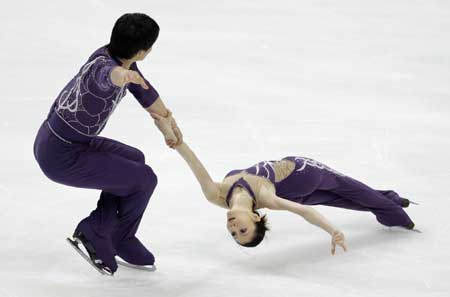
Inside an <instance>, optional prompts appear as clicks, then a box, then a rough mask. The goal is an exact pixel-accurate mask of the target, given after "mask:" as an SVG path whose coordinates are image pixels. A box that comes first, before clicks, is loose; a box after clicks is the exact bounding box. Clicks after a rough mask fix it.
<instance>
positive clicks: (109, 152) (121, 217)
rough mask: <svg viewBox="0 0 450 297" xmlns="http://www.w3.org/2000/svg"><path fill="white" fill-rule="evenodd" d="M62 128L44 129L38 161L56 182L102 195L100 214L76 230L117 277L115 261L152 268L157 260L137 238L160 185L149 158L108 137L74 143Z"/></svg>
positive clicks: (37, 142) (44, 126) (38, 141)
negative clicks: (143, 217)
mask: <svg viewBox="0 0 450 297" xmlns="http://www.w3.org/2000/svg"><path fill="white" fill-rule="evenodd" d="M49 122H50V123H51V124H53V125H49ZM61 125H62V124H61V123H59V125H58V123H57V122H56V121H55V119H53V121H48V120H46V121H44V122H43V123H42V125H41V127H40V129H39V131H38V133H37V136H36V139H35V143H34V156H35V158H36V160H37V162H38V164H39V166H40V168H41V169H42V171H43V172H44V174H45V175H46V176H47V177H48V178H49V179H51V180H52V181H55V182H57V183H60V184H64V185H68V186H73V187H79V188H88V189H98V190H101V194H100V199H99V200H98V204H97V208H96V209H95V210H93V211H92V212H91V214H90V215H89V216H88V217H86V218H85V219H83V220H82V221H81V222H80V223H79V224H78V226H77V230H79V231H81V232H83V233H84V235H85V236H86V238H87V239H88V240H89V241H90V242H91V244H92V245H93V246H94V248H95V250H96V253H97V256H98V257H99V258H100V259H101V260H102V261H103V263H104V264H105V265H107V266H108V267H109V268H110V269H112V270H113V271H115V270H116V269H117V263H116V261H115V259H114V256H115V255H119V256H120V257H122V258H123V259H124V260H126V261H128V262H129V263H132V264H137V265H150V264H153V263H154V257H153V255H152V254H151V252H150V251H148V250H147V249H146V248H145V247H144V245H143V244H142V243H141V242H139V240H138V239H137V238H136V236H135V234H136V231H137V229H138V227H139V223H140V221H141V218H142V216H143V214H144V211H145V209H146V207H147V204H148V202H149V199H150V197H151V195H152V193H153V191H154V189H155V187H156V184H157V177H156V175H155V173H154V172H153V170H152V168H151V167H149V166H148V165H146V164H145V157H144V154H143V153H142V152H141V151H140V150H138V149H136V148H134V147H131V146H128V145H125V144H123V143H120V142H118V141H115V140H112V139H108V138H105V137H98V136H97V137H89V138H86V139H84V138H83V137H72V135H70V134H71V133H73V131H70V133H69V132H67V133H65V131H68V130H65V129H66V128H64V127H62V126H61ZM67 128H70V127H67ZM55 130H56V131H55ZM67 136H69V137H67Z"/></svg>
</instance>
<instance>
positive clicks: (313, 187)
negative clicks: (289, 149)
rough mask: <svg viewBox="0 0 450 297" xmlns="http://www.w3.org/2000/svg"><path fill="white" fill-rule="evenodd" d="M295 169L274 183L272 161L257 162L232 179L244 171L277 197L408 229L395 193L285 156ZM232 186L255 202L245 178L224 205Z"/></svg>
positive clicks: (405, 215) (401, 200)
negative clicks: (266, 184) (363, 214)
mask: <svg viewBox="0 0 450 297" xmlns="http://www.w3.org/2000/svg"><path fill="white" fill-rule="evenodd" d="M284 159H285V160H290V161H293V162H295V168H294V170H293V171H292V173H291V174H290V175H289V176H288V177H286V178H285V179H283V180H281V181H279V182H276V181H275V172H274V169H273V165H272V162H273V161H269V162H260V163H258V164H256V165H254V166H252V167H250V168H248V169H245V170H233V171H231V172H230V173H228V174H227V176H231V175H234V174H237V173H239V172H242V171H245V172H247V173H249V174H254V175H257V176H261V177H264V178H266V179H268V180H270V181H271V182H272V183H273V184H274V185H275V190H276V194H277V196H279V197H281V198H284V199H287V200H290V201H293V202H297V203H301V204H306V205H319V204H320V205H328V206H335V207H341V208H346V209H353V210H361V211H370V212H372V213H373V214H374V215H375V216H376V219H377V220H378V222H380V223H381V224H383V225H386V226H402V227H408V226H411V224H412V223H413V222H412V221H411V219H410V218H409V216H408V215H407V214H406V212H405V211H404V210H403V208H402V203H403V201H404V200H405V199H404V198H401V197H400V196H399V195H398V194H397V193H395V192H394V191H378V190H374V189H372V188H370V187H369V186H367V185H365V184H363V183H361V182H359V181H357V180H355V179H353V178H351V177H348V176H346V175H344V174H342V173H340V172H337V171H336V170H334V169H332V168H330V167H328V166H326V165H324V164H322V163H320V162H318V161H315V160H313V159H310V158H305V157H286V158H284ZM235 187H242V188H244V189H245V190H247V191H248V192H249V194H250V195H251V196H252V197H253V199H255V194H254V191H253V190H252V189H251V187H250V185H249V184H248V183H247V182H246V181H245V179H244V178H241V179H239V180H238V181H236V182H235V183H234V184H233V185H232V186H231V188H230V190H229V192H228V195H227V199H226V201H227V203H228V202H229V200H230V198H231V193H232V192H233V189H234V188H235Z"/></svg>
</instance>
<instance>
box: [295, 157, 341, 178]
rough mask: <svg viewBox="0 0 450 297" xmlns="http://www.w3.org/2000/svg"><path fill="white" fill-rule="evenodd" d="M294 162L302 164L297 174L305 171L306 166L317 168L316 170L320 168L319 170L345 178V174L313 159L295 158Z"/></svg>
mask: <svg viewBox="0 0 450 297" xmlns="http://www.w3.org/2000/svg"><path fill="white" fill-rule="evenodd" d="M294 160H295V162H296V163H299V162H302V165H301V167H300V168H298V169H297V170H296V171H297V172H299V171H303V170H304V169H305V168H306V166H311V167H315V168H318V169H323V170H327V171H329V172H332V173H334V174H336V175H340V176H345V174H342V173H340V172H339V171H336V170H334V169H333V168H330V167H328V166H327V165H325V164H322V163H320V162H319V161H316V160H314V159H311V158H306V157H295V158H294Z"/></svg>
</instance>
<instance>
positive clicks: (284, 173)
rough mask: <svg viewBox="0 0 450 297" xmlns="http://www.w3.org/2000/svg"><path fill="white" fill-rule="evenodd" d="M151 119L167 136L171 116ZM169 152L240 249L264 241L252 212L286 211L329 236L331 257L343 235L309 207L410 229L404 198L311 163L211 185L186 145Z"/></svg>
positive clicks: (236, 174)
mask: <svg viewBox="0 0 450 297" xmlns="http://www.w3.org/2000/svg"><path fill="white" fill-rule="evenodd" d="M151 115H152V117H153V118H154V119H155V123H156V125H157V126H158V128H159V129H160V130H161V132H162V133H163V134H165V133H170V131H171V130H170V129H171V124H170V123H171V122H170V121H171V120H170V116H169V117H168V118H163V117H161V116H159V115H157V114H153V113H152V114H151ZM171 147H172V148H175V149H176V150H177V151H178V153H179V154H180V155H181V156H182V157H183V158H184V160H185V161H186V162H187V163H188V165H189V167H190V168H191V170H192V172H193V173H194V175H195V177H196V178H197V180H198V182H199V183H200V186H201V188H202V191H203V193H204V195H205V197H206V198H207V199H208V201H210V202H211V203H214V204H216V205H218V206H220V207H223V208H226V209H229V211H228V212H227V219H226V226H227V229H228V231H229V233H230V234H231V236H232V237H233V238H234V240H235V241H236V242H237V243H239V244H241V245H243V246H247V247H253V246H256V245H258V244H259V243H260V242H261V241H262V239H263V238H264V234H265V231H266V230H267V227H266V217H265V216H262V217H261V216H260V215H259V213H258V212H257V211H256V210H257V209H260V208H268V209H273V210H286V211H289V212H292V213H295V214H298V215H300V216H302V217H303V218H304V219H305V220H306V221H308V222H309V223H311V224H314V225H316V226H318V227H320V228H322V229H323V230H325V231H326V232H328V233H329V234H330V235H331V237H332V238H331V245H332V246H331V252H332V254H334V253H335V248H336V245H339V246H341V247H342V248H343V249H344V250H346V249H347V248H346V245H345V238H344V235H343V233H342V232H341V231H339V230H338V229H337V228H335V227H334V226H333V225H332V224H331V223H330V222H329V221H328V220H327V219H326V218H325V217H324V216H322V215H321V214H320V213H319V212H317V211H316V210H314V209H313V208H312V207H310V206H308V205H319V204H320V205H328V206H335V207H341V208H346V209H353V210H360V211H370V212H372V213H373V214H374V215H375V217H376V219H377V220H378V221H379V222H380V223H381V224H383V225H385V226H401V227H404V228H407V229H413V228H414V223H413V222H412V221H411V219H410V218H409V216H408V215H407V214H406V212H405V211H404V210H403V208H404V207H407V206H408V205H409V200H408V199H405V198H401V197H400V196H399V195H398V194H397V193H395V192H394V191H377V190H374V189H372V188H370V187H368V186H367V185H365V184H363V183H361V182H359V181H357V180H355V179H353V178H351V177H348V176H346V175H344V174H342V173H340V172H338V171H336V170H334V169H332V168H330V167H328V166H326V165H324V164H322V163H320V162H318V161H315V160H313V159H310V158H305V157H286V158H283V159H282V160H279V161H265V162H260V163H258V164H256V165H254V166H252V167H250V168H247V169H242V170H233V171H231V172H230V173H228V174H227V175H226V177H225V178H224V179H223V181H222V182H214V181H213V180H212V179H211V177H210V175H209V174H208V172H207V171H206V169H205V168H204V167H203V165H202V163H201V162H200V160H199V159H198V158H197V157H196V155H195V154H194V153H193V152H192V150H191V149H190V148H189V146H188V145H187V144H186V143H182V144H180V145H175V146H171Z"/></svg>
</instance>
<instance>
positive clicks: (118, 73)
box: [111, 66, 148, 90]
mask: <svg viewBox="0 0 450 297" xmlns="http://www.w3.org/2000/svg"><path fill="white" fill-rule="evenodd" d="M111 81H112V83H113V84H114V85H116V86H118V87H123V86H125V85H126V84H128V83H133V84H138V85H140V86H141V87H142V88H144V89H146V90H147V89H148V86H147V84H146V83H145V80H144V79H143V78H142V76H140V74H139V73H138V72H137V71H133V70H128V69H125V68H123V67H120V66H118V67H115V68H114V69H113V70H112V71H111Z"/></svg>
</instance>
